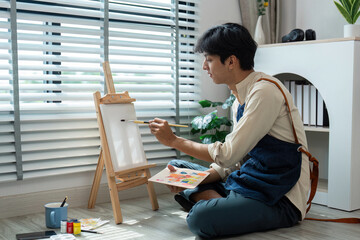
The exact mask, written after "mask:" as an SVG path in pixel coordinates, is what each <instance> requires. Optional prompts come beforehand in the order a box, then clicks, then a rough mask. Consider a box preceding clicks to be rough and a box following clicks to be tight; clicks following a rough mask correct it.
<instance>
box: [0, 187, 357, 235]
mask: <svg viewBox="0 0 360 240" xmlns="http://www.w3.org/2000/svg"><path fill="white" fill-rule="evenodd" d="M158 201H159V205H160V208H159V210H157V211H152V209H151V204H150V202H149V199H148V198H147V197H145V198H138V199H131V200H124V201H122V202H121V204H122V208H121V209H122V210H123V217H124V222H123V223H122V224H119V225H116V224H115V223H114V217H113V211H112V208H111V203H103V204H97V205H96V206H95V208H94V209H88V208H87V207H82V208H71V206H70V207H69V212H68V216H69V218H77V219H80V218H89V217H93V218H98V217H100V218H101V219H104V220H105V219H107V220H110V223H109V224H106V225H104V226H102V227H100V228H99V229H98V230H99V231H102V232H104V234H101V235H98V234H91V233H82V235H81V236H79V237H78V239H90V240H91V239H94V240H95V239H106V240H115V239H116V240H118V239H122V240H126V239H139V240H140V239H156V240H162V239H163V240H170V239H171V240H177V239H179V240H180V239H181V240H191V239H199V238H197V237H195V236H194V235H193V234H192V233H191V232H190V231H189V229H188V227H187V224H186V221H185V219H186V215H187V213H186V212H183V211H182V209H181V207H180V206H179V205H178V204H177V203H176V202H175V201H174V200H173V195H172V194H163V195H159V196H158ZM84 205H86V203H84ZM308 216H309V217H315V218H343V217H360V210H358V211H354V212H344V211H339V210H335V209H330V208H327V207H324V206H320V205H313V206H312V209H311V210H310V213H309V214H308ZM44 230H49V229H47V228H46V227H45V219H44V213H38V214H31V215H25V216H21V217H13V218H7V219H0V239H4V240H12V239H16V238H15V235H16V233H25V232H35V231H44ZM56 232H58V229H57V230H56ZM359 236H360V226H359V224H343V223H330V222H317V221H309V220H306V221H303V222H302V223H300V224H298V225H296V226H294V227H291V228H284V229H278V230H273V231H267V232H260V233H252V234H246V235H243V236H234V237H228V238H221V239H229V240H230V239H231V240H232V239H245V240H258V239H263V240H275V239H276V240H282V239H299V240H302V239H304V240H305V239H306V240H307V239H311V240H320V239H321V240H323V239H331V240H333V239H339V240H344V239H346V240H355V239H356V240H357V239H359V238H360V237H359Z"/></svg>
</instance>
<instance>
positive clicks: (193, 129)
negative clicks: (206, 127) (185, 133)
mask: <svg viewBox="0 0 360 240" xmlns="http://www.w3.org/2000/svg"><path fill="white" fill-rule="evenodd" d="M199 132H200V130H199V129H195V128H191V134H193V135H195V134H197V133H199Z"/></svg>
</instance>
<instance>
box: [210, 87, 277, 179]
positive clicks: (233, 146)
mask: <svg viewBox="0 0 360 240" xmlns="http://www.w3.org/2000/svg"><path fill="white" fill-rule="evenodd" d="M275 88H276V86H275V85H274V84H272V83H268V82H264V81H262V82H257V83H255V84H254V86H253V87H252V88H251V89H249V94H248V95H247V97H246V99H245V103H246V104H245V109H244V115H243V117H242V118H241V119H240V120H239V122H237V124H236V125H235V126H234V129H233V131H232V132H231V133H230V134H228V135H227V136H226V138H225V142H224V143H221V142H215V143H212V144H210V145H209V146H208V151H209V154H210V156H211V158H212V159H213V160H214V162H215V163H216V164H217V165H218V166H219V167H221V168H228V167H231V166H234V165H235V164H237V163H238V162H239V161H240V160H241V159H243V158H244V157H245V156H246V154H247V153H248V152H249V151H251V149H253V148H254V147H255V145H256V144H257V143H258V142H259V141H260V140H261V138H263V137H264V136H265V135H266V134H268V132H269V131H270V129H271V127H272V126H273V124H274V122H275V120H276V119H277V117H278V116H279V113H280V110H281V108H282V107H284V99H283V97H282V95H281V92H280V91H278V90H276V89H275ZM214 168H215V167H214ZM220 175H221V174H220Z"/></svg>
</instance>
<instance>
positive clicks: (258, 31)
mask: <svg viewBox="0 0 360 240" xmlns="http://www.w3.org/2000/svg"><path fill="white" fill-rule="evenodd" d="M268 6H269V0H257V7H258V19H257V22H256V27H255V33H254V40H255V41H256V42H257V44H259V45H261V44H265V33H264V30H263V27H262V17H263V16H264V15H265V13H266V8H267V7H268Z"/></svg>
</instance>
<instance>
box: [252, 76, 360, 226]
mask: <svg viewBox="0 0 360 240" xmlns="http://www.w3.org/2000/svg"><path fill="white" fill-rule="evenodd" d="M262 80H265V81H268V82H271V83H273V84H275V85H276V86H277V87H278V88H279V89H280V91H281V93H282V95H283V96H284V99H285V104H286V107H287V109H288V111H289V117H290V122H291V127H292V131H293V134H294V138H295V143H297V144H299V139H298V137H297V135H296V131H295V126H294V121H293V118H292V115H291V111H290V106H289V102H288V100H287V98H286V95H285V93H284V91H283V90H282V88H281V87H280V85H279V83H277V82H276V81H274V80H271V79H268V78H260V79H259V80H257V82H259V81H262ZM298 151H300V152H302V153H304V154H306V156H308V158H309V161H310V162H311V163H312V165H313V167H312V168H311V166H310V182H311V190H310V195H309V199H308V201H307V204H308V207H307V209H306V213H308V212H309V210H310V207H311V202H312V200H313V199H314V197H315V194H316V188H317V185H318V180H319V161H318V160H317V159H316V158H315V157H313V156H312V155H311V154H310V153H309V152H308V151H306V150H305V149H304V148H302V147H299V149H298ZM305 219H307V220H315V221H324V222H341V223H360V218H339V219H318V218H305Z"/></svg>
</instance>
